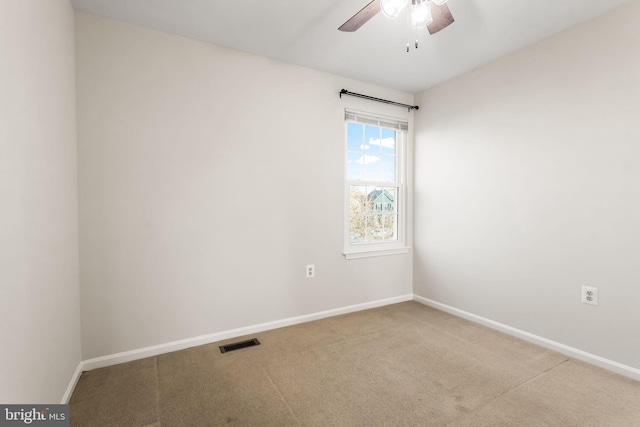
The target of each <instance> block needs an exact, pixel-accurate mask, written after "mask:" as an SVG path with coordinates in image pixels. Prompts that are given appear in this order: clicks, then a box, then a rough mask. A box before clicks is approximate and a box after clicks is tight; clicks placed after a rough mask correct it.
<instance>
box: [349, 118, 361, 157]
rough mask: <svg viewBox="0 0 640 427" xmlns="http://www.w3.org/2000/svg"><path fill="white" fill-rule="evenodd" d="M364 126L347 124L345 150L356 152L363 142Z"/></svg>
mask: <svg viewBox="0 0 640 427" xmlns="http://www.w3.org/2000/svg"><path fill="white" fill-rule="evenodd" d="M363 132H364V126H363V125H361V124H358V123H351V122H347V149H348V150H349V151H358V150H360V149H361V148H360V146H361V145H362V142H363V141H364V138H363Z"/></svg>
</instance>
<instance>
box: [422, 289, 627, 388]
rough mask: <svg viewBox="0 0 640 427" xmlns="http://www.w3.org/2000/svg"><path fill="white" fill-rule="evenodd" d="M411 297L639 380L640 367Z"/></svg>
mask: <svg viewBox="0 0 640 427" xmlns="http://www.w3.org/2000/svg"><path fill="white" fill-rule="evenodd" d="M413 299H414V300H415V301H417V302H419V303H421V304H424V305H428V306H429V307H433V308H437V309H438V310H442V311H446V312H447V313H450V314H453V315H455V316H458V317H462V318H464V319H467V320H470V321H472V322H475V323H479V324H481V325H484V326H487V327H489V328H491V329H495V330H497V331H500V332H504V333H506V334H509V335H512V336H514V337H516V338H520V339H523V340H525V341H528V342H530V343H533V344H537V345H540V346H542V347H545V348H548V349H549V350H553V351H557V352H558V353H562V354H564V355H567V356H570V357H573V358H575V359H578V360H582V361H583V362H587V363H590V364H592V365H596V366H599V367H601V368H604V369H607V370H609V371H613V372H615V373H617V374H620V375H624V376H626V377H629V378H633V379H634V380H638V381H640V369H636V368H633V367H631V366H627V365H623V364H622V363H618V362H614V361H613V360H609V359H605V358H604V357H600V356H597V355H595V354H591V353H587V352H586V351H582V350H579V349H577V348H573V347H570V346H568V345H564V344H561V343H559V342H555V341H552V340H550V339H547V338H543V337H539V336H537V335H534V334H531V333H529V332H525V331H521V330H520V329H516V328H513V327H511V326H507V325H504V324H502V323H499V322H496V321H493V320H490V319H486V318H484V317H481V316H478V315H475V314H473V313H469V312H466V311H464V310H460V309H457V308H455V307H451V306H449V305H446V304H442V303H440V302H437V301H434V300H431V299H428V298H424V297H421V296H419V295H415V294H414V295H413Z"/></svg>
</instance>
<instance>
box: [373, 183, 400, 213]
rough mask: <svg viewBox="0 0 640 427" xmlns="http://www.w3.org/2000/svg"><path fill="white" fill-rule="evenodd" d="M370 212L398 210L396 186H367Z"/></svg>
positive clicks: (393, 211)
mask: <svg viewBox="0 0 640 427" xmlns="http://www.w3.org/2000/svg"><path fill="white" fill-rule="evenodd" d="M367 201H368V204H369V205H368V208H369V212H376V213H378V212H390V213H395V212H396V203H397V202H396V189H395V187H367Z"/></svg>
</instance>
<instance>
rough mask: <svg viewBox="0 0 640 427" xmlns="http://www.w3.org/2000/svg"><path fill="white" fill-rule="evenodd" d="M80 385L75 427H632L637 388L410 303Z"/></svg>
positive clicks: (149, 363)
mask: <svg viewBox="0 0 640 427" xmlns="http://www.w3.org/2000/svg"><path fill="white" fill-rule="evenodd" d="M254 337H255V338H258V339H259V341H260V342H261V345H259V346H256V347H251V348H247V349H242V350H237V351H234V352H230V353H225V354H221V353H220V351H219V350H218V345H221V344H225V343H228V342H234V341H239V340H240V338H238V339H233V340H228V341H225V342H221V343H216V344H210V345H204V346H200V347H194V348H190V349H187V350H183V351H178V352H174V353H168V354H164V355H161V356H158V357H152V358H147V359H143V360H139V361H135V362H130V363H126V364H122V365H118V366H113V367H109V368H104V369H97V370H94V371H90V372H85V373H83V374H82V377H81V378H80V381H79V383H78V386H77V387H76V390H75V392H74V394H73V397H72V399H71V425H72V426H223V425H241V426H382V425H384V426H624V427H629V426H640V382H636V381H633V380H631V379H628V378H625V377H622V376H619V375H616V374H613V373H611V372H608V371H605V370H602V369H599V368H597V367H594V366H591V365H587V364H585V363H582V362H579V361H576V360H574V359H570V358H568V357H566V356H563V355H561V354H558V353H554V352H552V351H549V350H546V349H544V348H541V347H538V346H535V345H532V344H529V343H527V342H524V341H521V340H518V339H515V338H513V337H510V336H508V335H504V334H501V333H499V332H495V331H493V330H491V329H488V328H484V327H482V326H479V325H476V324H474V323H471V322H468V321H465V320H463V319H460V318H457V317H454V316H451V315H449V314H446V313H444V312H441V311H438V310H434V309H432V308H429V307H426V306H423V305H421V304H418V303H415V302H406V303H401V304H395V305H390V306H386V307H381V308H377V309H373V310H367V311H361V312H358V313H353V314H348V315H344V316H338V317H333V318H329V319H323V320H320V321H315V322H310V323H305V324H302V325H297V326H292V327H288V328H283V329H277V330H273V331H269V332H263V333H259V334H254V335H251V336H248V337H245V338H247V339H248V338H254Z"/></svg>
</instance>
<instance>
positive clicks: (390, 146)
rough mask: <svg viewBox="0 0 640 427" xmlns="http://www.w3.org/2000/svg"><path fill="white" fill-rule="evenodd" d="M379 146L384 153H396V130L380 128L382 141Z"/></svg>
mask: <svg viewBox="0 0 640 427" xmlns="http://www.w3.org/2000/svg"><path fill="white" fill-rule="evenodd" d="M380 146H381V147H382V152H383V153H384V154H396V131H395V130H391V129H385V128H382V141H381V143H380Z"/></svg>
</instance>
